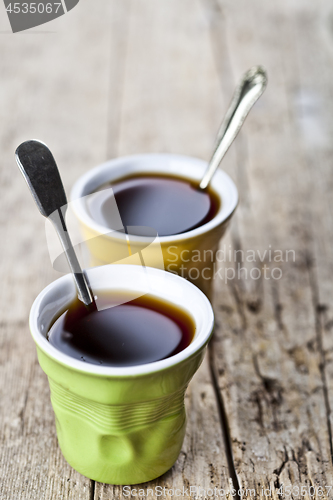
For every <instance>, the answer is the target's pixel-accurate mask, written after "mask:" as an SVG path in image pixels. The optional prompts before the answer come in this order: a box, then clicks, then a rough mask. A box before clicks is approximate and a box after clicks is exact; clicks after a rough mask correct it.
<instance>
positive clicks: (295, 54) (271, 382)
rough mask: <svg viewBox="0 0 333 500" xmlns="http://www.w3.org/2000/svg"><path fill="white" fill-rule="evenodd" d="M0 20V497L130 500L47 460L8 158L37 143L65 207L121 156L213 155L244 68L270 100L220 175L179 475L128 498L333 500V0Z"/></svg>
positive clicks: (38, 245)
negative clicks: (86, 180)
mask: <svg viewBox="0 0 333 500" xmlns="http://www.w3.org/2000/svg"><path fill="white" fill-rule="evenodd" d="M1 16H2V17H1V20H0V29H1V30H2V31H0V54H1V57H0V75H1V78H0V116H1V123H0V151H1V172H0V175H1V198H0V202H1V212H0V219H1V225H2V226H1V227H2V231H1V259H0V277H1V290H0V294H1V298H0V327H1V332H0V335H1V337H0V338H1V343H0V345H1V349H0V360H1V365H0V384H1V386H0V390H1V399H0V405H1V420H0V428H1V437H0V439H1V455H0V471H1V482H0V498H1V499H5V500H7V499H8V500H9V499H10V500H23V499H24V500H28V499H29V500H30V499H37V500H51V499H52V500H53V499H54V500H59V499H66V500H67V499H71V500H111V499H119V498H120V499H121V498H126V497H125V496H124V491H123V490H122V488H121V487H114V486H109V485H103V484H98V483H96V484H95V483H94V482H93V481H90V480H88V479H87V478H85V477H83V476H81V475H80V474H78V473H76V472H75V471H74V470H73V469H72V468H71V467H70V466H69V465H68V464H67V463H66V462H65V460H64V459H63V457H62V454H61V452H60V450H59V447H58V444H57V438H56V433H55V425H54V417H53V412H52V407H51V403H50V400H49V389H48V383H47V379H46V376H45V375H44V374H43V372H42V371H41V369H40V368H39V365H38V362H37V357H36V352H35V346H34V344H33V341H32V339H31V337H30V334H29V329H28V313H29V309H30V306H31V303H32V302H33V300H34V298H35V297H36V295H37V294H38V293H39V292H40V291H41V290H42V288H44V287H45V286H46V285H47V284H48V283H49V282H50V281H52V280H53V279H56V278H57V277H58V275H57V274H56V272H55V271H53V270H52V268H51V266H50V260H49V256H48V252H47V248H46V242H45V235H44V220H43V219H42V217H40V216H39V214H38V213H37V211H36V208H35V206H34V204H33V202H32V200H31V199H30V195H29V193H28V191H27V188H26V186H25V184H24V181H23V179H22V177H21V175H20V173H19V171H18V169H17V167H16V165H15V162H14V150H15V148H16V146H17V145H18V144H19V143H20V142H21V141H22V140H25V139H28V138H39V139H41V140H43V141H45V142H46V143H47V144H49V146H50V147H51V148H52V150H53V151H54V154H55V157H56V159H57V162H58V165H59V167H60V169H61V173H62V177H63V180H64V184H65V186H66V189H67V190H68V191H69V189H70V188H71V186H72V185H73V183H74V181H75V179H76V178H77V177H78V176H79V175H80V174H82V173H83V172H86V171H87V170H89V169H90V168H91V167H92V166H94V165H95V164H98V163H101V162H103V161H105V160H106V159H108V158H112V157H116V156H120V155H125V154H132V153H140V152H171V153H181V154H186V155H191V156H195V157H199V158H204V159H208V158H209V156H210V153H211V150H212V147H213V143H214V136H215V133H216V131H217V128H218V125H219V122H220V120H221V118H222V116H223V114H224V112H225V110H226V108H227V106H228V103H229V100H230V97H231V94H232V92H233V88H234V85H235V83H236V82H237V81H238V79H239V78H240V77H241V75H242V74H243V73H244V72H245V71H246V70H247V69H248V68H249V67H251V66H252V65H255V64H263V65H264V66H265V67H266V68H267V71H268V75H269V85H268V88H267V90H266V92H265V94H264V96H263V97H262V98H261V99H260V101H259V102H258V103H257V104H256V106H255V108H254V109H253V111H252V113H251V115H250V116H249V118H248V119H247V121H246V123H245V126H244V128H243V130H242V132H241V134H240V136H239V137H238V138H237V141H236V143H235V144H234V145H233V146H232V147H231V149H230V151H229V153H228V155H227V157H226V159H225V161H224V163H223V168H224V169H225V170H226V171H227V172H228V173H229V175H230V176H231V177H232V178H233V179H234V181H235V182H236V184H237V186H238V189H239V192H240V205H239V207H238V210H237V214H236V216H235V218H234V219H233V221H232V224H231V227H230V230H229V232H228V236H227V237H226V238H225V239H224V240H223V241H222V243H221V250H222V251H224V252H225V256H226V259H225V260H226V262H221V263H220V266H221V271H220V275H217V276H216V279H215V299H214V307H215V311H216V316H217V325H216V332H215V336H214V339H213V341H212V343H211V344H210V349H209V356H207V358H206V361H205V362H204V364H203V366H202V367H201V369H200V370H199V372H198V374H197V375H196V376H195V378H194V380H193V381H192V383H191V385H190V388H189V391H188V393H187V400H186V404H187V411H188V425H187V434H186V438H185V441H184V445H183V449H182V452H181V453H180V456H179V459H178V461H177V462H176V464H175V465H174V467H173V468H172V469H171V470H170V471H169V472H168V473H166V474H165V475H164V476H163V477H161V478H159V479H157V480H156V481H153V482H151V483H149V484H145V485H143V487H142V488H143V489H144V491H143V492H141V495H140V496H141V497H143V496H144V495H143V494H147V491H148V490H147V488H151V489H153V488H155V486H157V485H159V486H161V487H162V488H163V487H166V488H167V490H169V489H171V488H183V486H184V487H185V489H186V488H189V487H190V486H192V487H195V486H196V487H197V488H199V487H200V488H201V492H200V495H201V498H204V493H203V490H206V496H207V497H208V496H210V495H211V493H212V491H211V489H213V488H215V487H217V488H219V489H220V488H224V489H225V490H228V489H229V488H230V478H232V480H233V481H234V485H235V486H237V484H239V485H240V486H241V487H242V488H243V489H246V488H248V489H250V488H254V489H255V490H256V495H257V496H256V497H254V496H253V493H252V498H260V499H263V498H275V499H278V498H301V495H302V498H326V497H327V498H331V497H332V491H333V488H332V489H331V491H330V492H329V488H330V487H332V486H333V467H332V452H333V442H332V407H333V336H332V328H333V280H332V278H333V259H332V250H333V223H332V207H333V204H332V200H331V191H332V186H333V175H332V165H331V164H332V157H333V141H332V139H331V138H332V134H333V120H332V116H333V99H332V91H333V84H332V82H333V5H332V4H331V2H329V1H328V0H317V1H316V2H313V1H310V0H302V1H290V0H281V1H280V2H269V1H264V0H252V1H251V2H250V1H249V0H181V1H179V0H159V1H158V2H152V1H148V0H135V1H134V0H132V1H131V0H121V1H119V0H98V1H97V2H96V1H95V2H94V1H93V0H86V1H85V2H83V1H82V2H80V4H79V5H78V6H77V7H75V9H73V11H71V12H70V13H69V14H67V15H66V16H64V17H62V18H59V19H58V20H56V21H53V22H52V23H50V24H49V25H44V26H42V27H39V28H36V29H34V30H31V31H29V32H26V33H20V34H16V35H13V34H11V33H10V31H9V23H8V21H7V19H6V18H5V11H4V9H3V11H1ZM229 250H231V251H232V252H234V250H238V252H237V253H236V261H234V259H233V257H234V255H231V259H230V258H229V255H228V252H229ZM258 251H259V253H258ZM222 256H223V254H222V253H220V260H221V261H222V260H223V259H222ZM264 266H266V267H264ZM240 267H243V268H245V269H243V271H240V272H239V268H240ZM226 268H228V269H230V270H229V271H228V272H227V278H228V279H226V275H225V270H226ZM232 268H233V269H234V270H235V277H234V279H231V278H232V274H233V272H232V270H231V269H232ZM223 273H224V274H223ZM246 273H247V276H246ZM238 274H240V276H238ZM259 274H261V276H260V277H259ZM229 278H230V279H229ZM281 485H283V488H284V489H285V491H284V492H282V490H281ZM326 486H327V488H326V489H325V487H326ZM287 487H289V488H290V489H289V491H290V492H291V494H290V495H288V490H287ZM297 487H298V488H299V489H300V490H299V491H300V495H299V496H298V495H297ZM301 487H303V490H302V489H301ZM291 488H293V489H292V490H291ZM321 488H322V489H321ZM263 490H266V491H263ZM192 491H193V490H192ZM322 492H323V494H322ZM148 493H149V496H150V497H151V498H153V497H158V494H157V493H156V492H155V493H154V495H152V494H151V492H148ZM198 494H199V493H198ZM219 495H220V493H218V494H216V495H215V498H218V497H219ZM248 495H251V493H248ZM185 496H186V491H185ZM192 496H193V497H195V495H192ZM197 496H198V495H197ZM166 497H172V491H169V492H166ZM229 498H231V497H229ZM234 498H236V497H234Z"/></svg>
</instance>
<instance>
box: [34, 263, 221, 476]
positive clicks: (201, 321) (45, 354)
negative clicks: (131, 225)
mask: <svg viewBox="0 0 333 500" xmlns="http://www.w3.org/2000/svg"><path fill="white" fill-rule="evenodd" d="M87 275H88V279H89V282H90V285H91V288H92V290H93V292H94V294H96V295H97V297H98V294H100V295H101V294H103V293H112V292H117V294H116V295H119V294H120V295H123V296H124V295H126V297H130V298H131V299H132V300H134V301H135V300H137V299H138V298H140V297H142V296H145V295H149V296H150V297H154V299H155V300H157V301H160V302H161V303H163V302H164V303H166V304H171V305H172V304H173V305H174V306H175V307H177V308H179V309H180V310H182V311H184V312H185V314H186V315H187V316H188V317H189V318H190V319H191V321H193V325H194V336H193V340H192V341H191V342H190V343H189V344H188V345H187V346H186V347H185V348H184V349H182V350H180V351H179V352H177V353H176V354H174V355H171V356H168V357H166V358H164V359H161V360H158V361H153V362H150V363H144V364H137V365H134V366H105V365H103V364H102V365H98V364H93V363H89V362H85V361H83V360H80V359H75V358H73V357H72V356H68V355H67V354H65V353H64V352H61V351H60V350H59V349H57V348H55V347H54V346H53V345H52V344H51V343H50V342H49V341H48V340H47V334H48V332H49V329H50V326H51V325H52V324H53V322H54V321H55V320H56V319H57V318H59V316H61V314H62V313H63V312H64V311H65V310H66V309H68V307H69V305H70V304H71V303H72V302H73V301H74V300H75V298H76V290H75V286H74V283H73V280H72V277H71V275H66V276H63V277H62V278H60V279H58V280H56V281H54V282H53V283H51V284H50V285H49V286H48V287H47V288H45V289H44V290H43V291H42V292H41V293H40V294H39V296H38V297H37V299H36V300H35V302H34V304H33V306H32V309H31V313H30V328H31V333H32V336H33V338H34V340H35V342H36V345H37V352H38V359H39V363H40V365H41V367H42V369H43V370H44V372H45V373H46V374H47V376H48V379H49V382H50V390H51V401H52V405H53V409H54V412H55V417H56V427H57V434H58V440H59V444H60V447H61V450H62V452H63V455H64V457H65V458H66V460H67V461H68V462H69V464H70V465H71V466H72V467H73V468H74V469H76V470H77V471H78V472H80V473H81V474H83V475H85V476H87V477H89V478H90V479H94V480H96V481H100V482H104V483H109V484H137V483H141V482H145V481H149V480H152V479H154V478H156V477H158V476H160V475H161V474H163V473H164V472H166V471H167V470H168V469H169V468H170V467H171V466H172V465H173V464H174V462H175V461H176V459H177V457H178V454H179V452H180V449H181V446H182V442H183V438H184V434H185V425H186V415H185V407H184V394H185V391H186V388H187V385H188V383H189V382H190V380H191V378H192V376H193V375H194V373H195V372H196V370H197V369H198V367H199V366H200V364H201V362H202V359H203V357H204V354H205V350H206V346H207V343H208V340H209V338H210V336H211V333H212V329H213V322H214V317H213V311H212V308H211V305H210V303H209V301H208V299H207V298H206V297H205V295H204V294H203V293H202V292H201V291H200V290H199V289H198V288H197V287H195V286H194V285H192V284H191V283H189V282H188V281H186V280H184V279H182V278H180V277H178V276H176V275H173V274H171V273H166V272H163V271H161V270H158V269H152V268H143V267H140V266H127V265H108V266H102V267H97V268H93V269H90V270H89V271H88V272H87ZM121 300H122V299H121ZM97 303H98V300H97Z"/></svg>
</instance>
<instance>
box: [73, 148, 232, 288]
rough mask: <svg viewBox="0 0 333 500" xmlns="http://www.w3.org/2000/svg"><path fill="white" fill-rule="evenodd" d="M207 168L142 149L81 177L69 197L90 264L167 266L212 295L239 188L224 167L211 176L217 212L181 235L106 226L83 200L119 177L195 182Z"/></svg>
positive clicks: (190, 160)
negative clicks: (218, 255) (131, 232)
mask: <svg viewBox="0 0 333 500" xmlns="http://www.w3.org/2000/svg"><path fill="white" fill-rule="evenodd" d="M206 167H207V163H206V162H204V161H202V160H199V159H197V158H191V157H187V156H179V155H169V154H144V155H135V156H128V157H123V158H117V159H115V160H110V161H108V162H107V163H104V164H103V165H100V166H98V167H96V168H94V169H92V170H90V171H89V172H87V173H86V174H85V175H83V176H82V177H80V178H79V179H78V180H77V182H76V183H75V185H74V187H73V189H72V193H71V199H72V202H73V210H74V213H75V215H76V217H77V218H78V220H79V223H80V226H81V230H82V232H83V235H84V239H85V240H86V243H87V246H88V249H89V252H90V255H91V265H92V266H100V265H106V264H110V263H124V264H135V265H145V266H149V267H156V268H160V269H165V270H166V271H169V272H172V273H175V274H178V275H180V276H182V277H183V278H186V279H188V280H189V281H191V282H192V283H193V284H195V285H196V286H198V287H199V288H200V289H201V290H202V291H203V292H204V293H205V294H206V295H207V296H208V297H211V292H212V283H213V277H214V274H215V272H216V271H215V266H216V252H217V250H218V245H219V241H220V239H221V238H222V236H223V235H224V233H225V231H226V229H227V226H228V223H229V221H230V219H231V216H232V215H233V213H234V211H235V209H236V207H237V203H238V192H237V188H236V186H235V184H234V182H233V181H232V180H231V178H230V177H229V176H228V175H227V174H226V173H225V172H223V171H222V170H218V171H217V172H216V174H215V175H214V177H213V179H212V181H211V188H212V189H213V190H214V191H215V193H216V195H217V196H218V198H219V202H220V206H219V209H218V211H217V213H216V215H215V216H214V217H213V219H211V220H210V221H209V222H207V223H206V224H203V225H202V226H200V227H198V228H196V229H192V230H190V231H187V232H185V233H182V234H175V235H171V236H161V237H156V238H152V237H145V236H135V235H127V234H125V232H124V231H110V229H109V228H107V227H105V226H103V225H101V224H100V223H99V222H98V221H96V220H94V219H93V218H92V216H91V214H90V211H89V204H88V203H87V197H89V195H91V194H92V193H94V192H95V191H96V190H97V189H98V188H99V187H100V186H102V185H103V184H106V183H109V182H110V183H111V186H112V182H116V181H117V180H119V179H121V178H123V177H127V176H135V174H148V175H149V174H150V175H151V174H159V175H163V174H164V175H169V176H175V177H182V178H185V179H189V180H190V181H194V182H197V183H198V184H199V182H200V180H201V178H202V177H203V174H204V172H205V169H206Z"/></svg>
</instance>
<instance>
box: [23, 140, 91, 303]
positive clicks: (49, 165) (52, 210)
mask: <svg viewBox="0 0 333 500" xmlns="http://www.w3.org/2000/svg"><path fill="white" fill-rule="evenodd" d="M15 158H16V162H17V164H18V166H19V169H20V170H21V172H22V174H23V177H24V178H25V180H26V182H27V184H28V186H29V189H30V191H31V194H32V196H33V198H34V200H35V202H36V204H37V207H38V209H39V211H40V212H41V214H42V215H43V216H44V217H47V218H49V219H50V220H51V222H52V224H53V226H54V228H55V230H56V231H57V233H58V236H59V239H60V241H61V244H62V246H63V249H64V251H65V255H66V257H67V260H68V263H69V266H70V269H71V271H72V273H73V277H74V281H75V284H76V288H77V291H78V296H79V299H80V300H81V301H82V302H83V303H84V304H85V305H86V306H90V305H94V299H93V296H92V293H91V291H90V288H89V286H88V283H87V280H86V277H85V275H84V273H83V271H82V269H81V266H80V263H79V261H78V258H77V256H76V253H75V250H74V248H73V245H72V242H71V239H70V236H69V233H68V231H67V226H66V221H65V213H66V209H67V198H66V194H65V190H64V187H63V184H62V181H61V178H60V174H59V170H58V167H57V164H56V162H55V160H54V158H53V155H52V153H51V151H50V150H49V148H48V147H47V146H46V144H44V143H43V142H40V141H26V142H23V143H22V144H21V145H20V146H19V147H18V148H17V150H16V152H15Z"/></svg>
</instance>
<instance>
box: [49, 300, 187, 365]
mask: <svg viewBox="0 0 333 500" xmlns="http://www.w3.org/2000/svg"><path fill="white" fill-rule="evenodd" d="M117 302H119V297H118V298H117V297H116V295H115V292H113V294H112V295H111V294H108V293H106V292H103V293H99V295H98V304H99V308H100V309H102V308H103V307H107V308H106V309H103V310H99V311H94V312H90V313H89V312H88V311H87V309H86V308H85V306H84V305H83V304H82V302H80V301H79V300H78V299H76V300H75V301H74V302H73V303H72V304H71V305H70V306H69V308H68V310H67V311H65V312H64V313H63V314H62V315H61V316H60V317H59V318H58V319H56V321H55V322H54V323H53V325H52V326H51V328H50V330H49V333H48V340H49V342H50V343H51V344H52V345H53V346H54V347H56V348H57V349H59V350H60V351H62V352H63V353H65V354H67V355H68V356H71V357H73V358H76V359H79V360H81V361H86V362H88V363H93V364H97V365H103V366H118V367H121V366H134V365H140V364H144V363H152V362H154V361H159V360H161V359H165V358H168V357H170V356H173V355H175V354H177V353H179V352H180V351H182V350H183V349H185V348H186V347H187V346H188V345H189V344H190V343H191V341H192V339H193V337H194V333H195V324H194V320H193V319H192V318H191V316H190V315H189V314H187V313H186V312H185V311H184V310H183V309H181V308H179V307H177V306H174V305H172V304H170V303H168V302H165V301H162V300H159V299H157V298H155V297H152V296H150V295H144V296H142V297H139V298H135V299H134V300H130V301H129V302H126V303H122V304H120V305H114V306H113V307H108V306H110V304H112V303H117Z"/></svg>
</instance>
